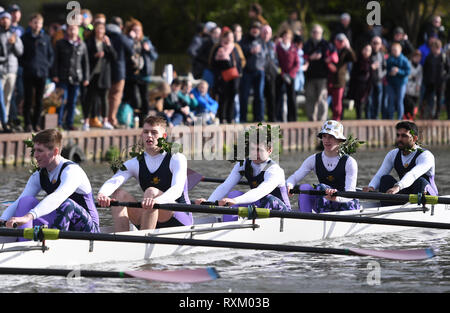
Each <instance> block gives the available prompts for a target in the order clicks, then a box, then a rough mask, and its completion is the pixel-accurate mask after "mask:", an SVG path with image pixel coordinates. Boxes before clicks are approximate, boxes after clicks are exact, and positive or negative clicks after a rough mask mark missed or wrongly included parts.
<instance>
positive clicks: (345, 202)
mask: <svg viewBox="0 0 450 313" xmlns="http://www.w3.org/2000/svg"><path fill="white" fill-rule="evenodd" d="M317 136H318V137H319V138H320V139H321V140H322V143H323V147H324V150H323V152H321V153H317V154H314V155H312V156H310V157H308V158H307V159H306V160H305V161H304V162H303V163H302V165H301V167H300V168H299V169H298V170H297V171H296V172H295V173H294V174H292V175H291V176H290V177H289V178H288V179H287V181H286V185H287V188H288V190H289V191H290V190H291V189H292V188H293V187H294V185H296V184H297V183H298V182H300V181H301V180H302V179H303V178H305V177H306V175H308V174H309V173H310V172H311V171H314V172H315V173H316V175H317V179H318V180H319V185H318V186H317V189H319V190H324V191H325V193H326V194H327V196H325V197H318V196H310V195H307V194H300V196H299V197H298V206H299V210H300V211H301V212H307V213H311V212H312V211H313V210H314V211H315V212H317V213H321V212H332V211H342V210H355V209H358V208H359V201H358V200H357V199H347V198H342V197H332V196H331V195H332V194H333V193H335V192H336V191H355V190H356V181H357V176H358V164H357V163H356V160H355V159H354V158H352V157H351V156H349V155H347V154H343V155H340V153H339V147H340V144H341V143H342V142H345V141H346V140H347V138H346V137H345V136H344V126H343V125H342V124H341V123H339V122H337V121H334V120H330V121H326V122H325V123H324V125H323V126H322V129H321V131H320V132H319V134H318V135H317ZM312 189H313V187H312V186H310V185H308V184H303V185H301V186H300V190H312Z"/></svg>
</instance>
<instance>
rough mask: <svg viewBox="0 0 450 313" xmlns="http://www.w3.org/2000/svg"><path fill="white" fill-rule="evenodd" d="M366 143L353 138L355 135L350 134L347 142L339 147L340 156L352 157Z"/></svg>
mask: <svg viewBox="0 0 450 313" xmlns="http://www.w3.org/2000/svg"><path fill="white" fill-rule="evenodd" d="M365 143H366V142H365V141H362V140H358V138H357V137H353V134H350V135H348V137H347V140H346V141H344V142H342V143H341V144H340V145H339V156H341V157H342V156H343V155H351V154H353V153H355V152H356V150H357V149H358V148H359V147H360V146H361V145H363V144H365Z"/></svg>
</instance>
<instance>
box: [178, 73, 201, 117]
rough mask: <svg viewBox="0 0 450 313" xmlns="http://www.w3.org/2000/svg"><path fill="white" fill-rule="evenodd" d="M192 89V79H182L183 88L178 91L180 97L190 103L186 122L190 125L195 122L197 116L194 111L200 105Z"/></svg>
mask: <svg viewBox="0 0 450 313" xmlns="http://www.w3.org/2000/svg"><path fill="white" fill-rule="evenodd" d="M191 91H192V81H190V80H189V79H185V80H183V81H181V89H180V91H179V92H178V97H179V98H180V99H181V100H182V101H184V102H185V103H187V104H188V107H189V112H188V116H187V118H186V123H187V124H188V125H192V124H193V123H194V122H195V120H196V117H195V114H194V112H195V110H196V109H197V107H198V101H197V99H196V98H195V96H194V95H193V94H192V93H191Z"/></svg>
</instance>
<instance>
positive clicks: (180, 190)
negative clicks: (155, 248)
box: [97, 116, 193, 232]
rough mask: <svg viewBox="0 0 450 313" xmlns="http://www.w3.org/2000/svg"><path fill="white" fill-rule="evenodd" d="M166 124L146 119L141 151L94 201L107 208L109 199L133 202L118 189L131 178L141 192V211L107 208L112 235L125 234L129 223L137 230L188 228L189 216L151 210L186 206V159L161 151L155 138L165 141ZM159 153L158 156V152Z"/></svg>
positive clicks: (106, 184)
mask: <svg viewBox="0 0 450 313" xmlns="http://www.w3.org/2000/svg"><path fill="white" fill-rule="evenodd" d="M166 125H167V122H166V120H165V119H164V118H163V117H159V116H149V117H147V118H146V119H145V121H144V125H143V128H142V132H141V140H142V143H143V145H144V150H145V151H144V152H143V153H142V154H141V155H139V156H136V157H134V158H132V159H130V160H128V161H126V162H125V163H124V166H125V168H122V169H121V170H119V171H118V172H117V173H116V174H115V175H114V176H113V177H112V178H110V179H109V180H108V181H106V182H105V183H104V184H103V186H102V187H101V188H100V190H99V193H98V196H97V201H98V203H99V205H100V206H102V207H109V206H110V203H111V200H113V199H114V200H118V201H126V202H134V201H136V200H135V198H134V197H133V196H132V195H131V194H130V193H128V192H127V191H125V190H123V189H119V187H120V186H121V185H122V184H124V183H125V182H126V181H127V180H128V179H129V178H131V177H134V178H135V179H136V180H137V181H138V182H139V185H140V187H141V189H142V191H143V192H144V195H143V199H142V208H131V207H130V208H127V207H111V212H112V216H113V220H114V230H115V231H116V232H120V231H128V230H129V223H130V222H131V223H133V224H134V225H135V226H136V227H138V228H139V229H155V228H164V227H173V226H183V225H192V223H193V220H192V214H191V213H189V214H188V213H185V212H175V213H174V212H173V211H167V210H158V209H154V208H153V207H154V205H155V204H156V203H158V204H164V203H176V202H178V203H190V201H189V197H188V194H187V160H186V157H185V156H184V155H183V154H181V153H175V154H171V153H170V151H169V152H168V151H164V152H162V151H161V147H159V146H158V139H159V138H164V139H165V138H166V137H167V131H166ZM161 152H162V153H161Z"/></svg>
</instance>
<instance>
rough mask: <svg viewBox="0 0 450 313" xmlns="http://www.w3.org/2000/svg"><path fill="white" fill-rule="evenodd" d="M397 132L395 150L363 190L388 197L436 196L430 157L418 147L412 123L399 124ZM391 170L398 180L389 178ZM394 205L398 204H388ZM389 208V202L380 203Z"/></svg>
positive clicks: (428, 153)
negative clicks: (399, 195) (395, 195)
mask: <svg viewBox="0 0 450 313" xmlns="http://www.w3.org/2000/svg"><path fill="white" fill-rule="evenodd" d="M395 128H396V130H397V139H396V146H397V148H396V149H393V150H391V151H389V152H388V154H387V155H386V157H385V158H384V161H383V164H381V167H380V168H379V170H378V172H377V173H376V175H375V177H373V178H372V180H371V181H370V183H369V186H367V187H364V188H363V191H366V192H367V191H375V190H376V189H377V188H378V189H379V191H380V192H385V193H389V194H396V193H402V194H418V193H422V194H425V193H426V194H429V195H434V196H436V195H438V189H437V187H436V184H435V182H434V174H435V162H434V156H433V154H432V153H431V152H430V151H428V150H424V149H423V148H421V147H420V146H419V144H418V139H419V137H418V135H419V130H418V128H417V125H416V124H415V123H413V122H409V121H403V122H399V123H398V124H397V125H396V126H395ZM392 169H395V171H396V172H397V174H398V176H399V177H400V181H397V180H396V179H395V178H394V177H392V176H391V175H390V172H391V171H392ZM392 204H398V203H392ZM383 205H391V203H383Z"/></svg>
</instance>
